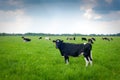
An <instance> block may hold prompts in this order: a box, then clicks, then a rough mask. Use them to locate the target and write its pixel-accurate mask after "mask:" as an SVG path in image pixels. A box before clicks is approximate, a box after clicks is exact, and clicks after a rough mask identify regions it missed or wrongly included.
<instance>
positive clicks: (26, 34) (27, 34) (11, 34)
mask: <svg viewBox="0 0 120 80" xmlns="http://www.w3.org/2000/svg"><path fill="white" fill-rule="evenodd" d="M0 36H120V33H116V34H76V33H74V34H50V33H24V34H21V33H0Z"/></svg>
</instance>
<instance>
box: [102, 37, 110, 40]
mask: <svg viewBox="0 0 120 80" xmlns="http://www.w3.org/2000/svg"><path fill="white" fill-rule="evenodd" d="M102 39H103V40H107V41H110V39H109V38H107V37H103V38H102Z"/></svg>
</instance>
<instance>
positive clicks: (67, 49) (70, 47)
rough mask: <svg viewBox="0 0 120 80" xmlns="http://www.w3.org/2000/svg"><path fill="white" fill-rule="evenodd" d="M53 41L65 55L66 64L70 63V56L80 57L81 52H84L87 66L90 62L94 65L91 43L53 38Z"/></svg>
mask: <svg viewBox="0 0 120 80" xmlns="http://www.w3.org/2000/svg"><path fill="white" fill-rule="evenodd" d="M53 42H54V43H55V44H56V48H58V49H59V51H60V53H61V55H62V56H64V59H65V63H66V64H68V63H69V56H73V57H78V56H79V55H80V54H82V53H83V56H84V58H85V61H86V66H88V63H89V62H90V64H91V65H92V56H91V50H92V45H91V43H86V44H74V43H65V42H63V40H60V39H57V40H53Z"/></svg>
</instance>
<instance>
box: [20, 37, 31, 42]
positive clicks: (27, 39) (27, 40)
mask: <svg viewBox="0 0 120 80" xmlns="http://www.w3.org/2000/svg"><path fill="white" fill-rule="evenodd" d="M22 39H23V40H24V41H25V42H30V41H31V39H29V38H25V37H23V36H22Z"/></svg>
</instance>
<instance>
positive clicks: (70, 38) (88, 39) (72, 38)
mask: <svg viewBox="0 0 120 80" xmlns="http://www.w3.org/2000/svg"><path fill="white" fill-rule="evenodd" d="M21 38H22V39H23V40H24V41H25V42H30V41H31V39H30V38H25V37H24V36H22V37H21ZM38 39H43V37H41V36H40V37H39V38H38ZM44 39H45V40H52V39H51V38H50V37H44ZM101 39H102V40H107V41H111V40H113V38H108V37H102V38H101ZM66 40H76V37H67V38H66ZM81 40H82V41H88V42H91V43H92V44H93V42H94V41H96V39H95V38H94V37H92V38H85V37H82V38H81Z"/></svg>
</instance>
